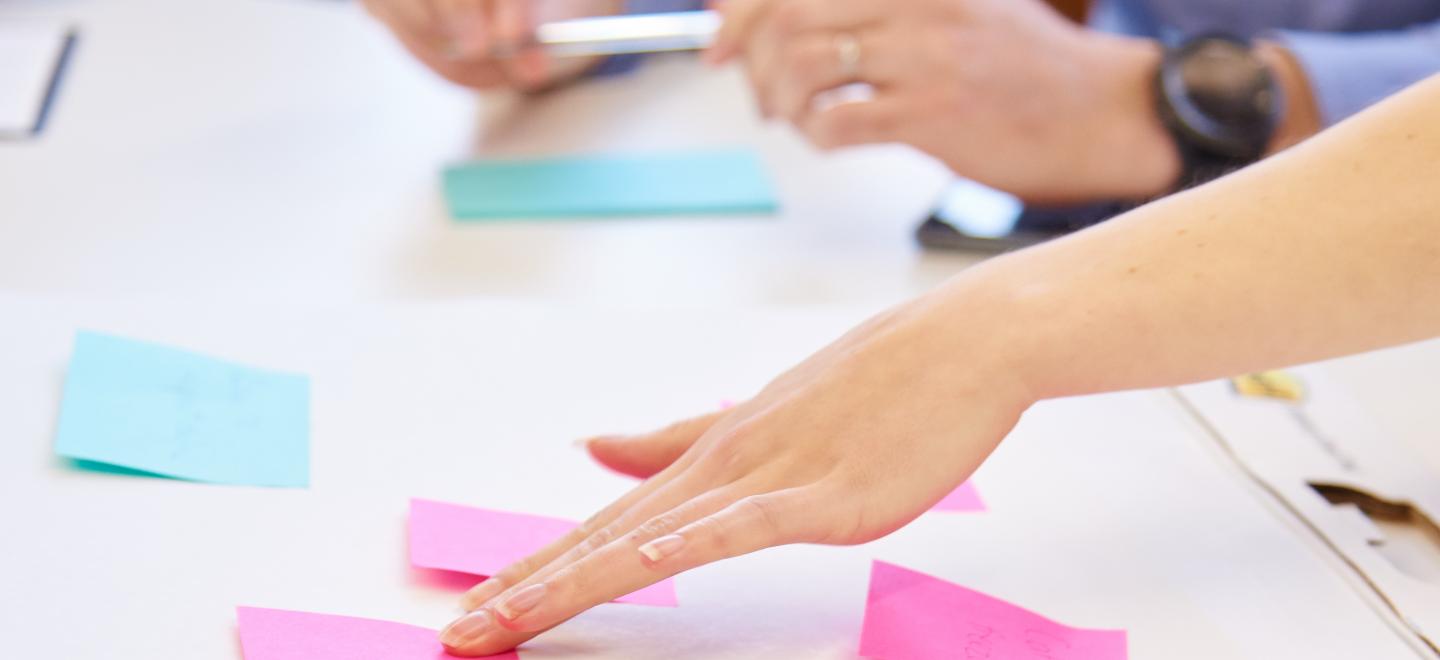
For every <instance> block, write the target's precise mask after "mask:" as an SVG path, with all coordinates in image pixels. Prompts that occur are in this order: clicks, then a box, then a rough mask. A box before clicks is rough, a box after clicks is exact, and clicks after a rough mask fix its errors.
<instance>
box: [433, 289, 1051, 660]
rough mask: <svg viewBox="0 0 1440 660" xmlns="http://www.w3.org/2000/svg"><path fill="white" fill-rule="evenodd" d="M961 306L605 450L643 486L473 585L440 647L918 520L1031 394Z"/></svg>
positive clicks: (497, 640) (515, 637) (893, 317)
mask: <svg viewBox="0 0 1440 660" xmlns="http://www.w3.org/2000/svg"><path fill="white" fill-rule="evenodd" d="M952 289H953V288H952ZM964 295H965V294H964V293H963V292H958V291H953V290H947V289H941V290H939V291H937V293H935V294H932V295H931V296H930V297H928V298H922V299H920V300H918V301H916V302H914V303H910V304H907V305H905V306H903V307H900V308H897V309H894V310H892V311H890V312H888V313H886V314H883V315H881V316H879V317H876V318H875V319H872V320H871V321H869V322H867V323H866V324H864V325H862V326H861V327H859V328H857V329H856V330H854V331H852V332H851V333H849V334H848V335H846V336H844V337H842V338H841V339H840V340H839V341H837V342H835V343H834V344H832V345H830V346H829V347H827V348H825V349H824V350H822V351H820V352H819V353H817V354H816V355H814V356H812V357H811V358H809V359H807V360H806V361H805V362H803V363H801V364H800V365H798V366H797V367H795V368H793V369H792V370H790V371H789V372H787V373H785V374H784V375H782V376H781V377H779V378H778V379H776V380H775V381H773V382H772V383H771V384H770V385H768V386H767V387H766V388H765V389H764V390H763V391H762V392H761V393H760V394H759V395H757V396H756V397H755V398H753V399H751V400H749V401H746V402H743V403H741V404H740V405H738V406H736V407H735V408H732V409H729V410H725V411H722V412H717V413H712V414H709V415H705V416H703V417H697V418H694V419H691V420H687V421H684V422H680V423H678V424H674V425H672V426H670V427H668V428H665V429H663V430H661V431H657V432H654V433H650V434H645V435H640V436H633V437H618V436H607V437H600V438H595V439H592V440H590V441H589V442H588V443H587V446H588V448H589V450H590V452H591V453H592V454H593V455H594V456H595V457H596V458H597V459H599V460H600V461H601V462H602V463H604V464H606V465H607V466H609V467H611V468H613V469H615V470H617V471H620V472H623V473H626V474H631V475H634V476H637V477H646V480H645V481H644V482H643V483H641V484H640V485H639V486H637V487H636V488H635V489H634V490H632V491H630V492H629V493H628V494H626V495H625V496H623V497H621V498H620V499H619V500H617V501H616V502H614V503H613V504H611V505H610V506H608V507H606V508H604V509H603V510H601V511H600V512H599V513H597V514H595V516H593V517H592V518H590V519H589V520H588V521H586V522H585V523H584V524H582V525H581V526H580V527H578V528H577V529H576V530H575V531H573V532H572V533H570V534H569V535H567V536H565V537H564V538H562V539H560V540H558V541H556V542H554V543H552V544H551V545H550V546H548V547H546V548H545V549H543V550H541V551H540V552H538V553H536V554H535V555H532V556H531V557H528V558H526V559H524V560H522V561H520V562H518V563H516V564H514V565H513V566H510V567H508V568H506V569H505V570H503V571H501V572H500V573H498V574H497V575H495V576H493V577H491V578H490V579H488V580H486V581H485V582H482V583H481V584H480V585H478V586H477V587H475V588H474V589H472V590H471V591H470V592H469V593H467V594H466V595H465V596H464V598H463V600H462V605H463V606H464V608H465V609H466V610H467V611H469V614H466V615H465V616H463V617H461V618H460V619H458V620H456V621H455V622H454V623H452V624H451V625H450V626H448V627H447V628H446V629H445V630H444V631H442V633H441V641H442V642H443V643H444V644H445V646H446V648H447V649H448V650H449V651H450V652H451V653H453V654H456V655H463V656H475V655H485V654H491V653H496V652H500V651H504V650H507V649H510V648H512V647H514V646H516V645H518V644H520V643H522V642H524V641H525V640H527V639H530V638H531V637H533V636H535V635H537V634H539V633H540V632H542V631H544V630H547V629H549V628H551V627H553V626H555V625H557V624H559V623H561V622H564V621H565V620H567V619H569V618H570V617H573V616H575V615H576V614H579V613H580V612H583V611H585V610H586V609H589V608H590V607H593V606H595V605H598V604H600V603H605V602H608V601H610V600H612V599H614V598H616V597H618V596H622V595H624V594H627V593H630V592H633V591H635V590H637V589H640V588H641V587H645V586H647V585H650V584H652V583H654V582H657V581H660V580H662V579H665V578H667V577H670V576H672V575H675V574H676V573H680V572H683V571H686V570H689V569H691V568H695V567H697V566H702V565H705V564H708V563H710V562H713V561H717V560H720V559H725V558H728V557H734V556H737V555H742V554H746V553H749V552H753V551H755V550H760V549H762V548H767V547H770V546H775V545H782V544H788V543H825V544H856V543H864V542H866V541H870V540H873V539H876V538H879V537H881V536H884V535H886V534H889V533H890V532H892V531H894V530H896V529H898V528H899V527H901V526H903V525H904V524H906V523H908V522H909V521H911V520H913V519H914V518H915V517H917V516H919V515H920V514H921V513H923V512H924V511H926V510H927V509H929V508H930V506H931V505H933V504H934V503H935V502H937V501H938V500H940V498H942V497H944V495H945V494H946V493H949V492H950V491H951V490H953V489H954V488H955V487H956V486H957V485H959V484H960V483H961V482H962V481H964V480H965V479H966V478H967V477H968V476H969V475H970V473H971V472H973V471H974V470H975V468H976V467H978V466H979V464H980V462H981V461H983V460H984V459H985V457H986V456H987V455H988V454H989V453H990V451H991V450H992V449H994V447H995V445H996V444H997V443H998V442H999V441H1000V439H1001V438H1003V437H1004V436H1005V434H1006V433H1007V432H1008V431H1009V430H1010V428H1011V427H1012V426H1013V425H1014V423H1015V421H1016V420H1017V419H1018V417H1019V415H1020V413H1021V412H1022V411H1023V410H1024V409H1025V408H1026V407H1027V406H1028V405H1029V403H1030V401H1031V399H1030V396H1029V393H1028V389H1027V388H1026V387H1025V385H1024V383H1023V381H1022V379H1021V378H1019V377H1017V376H1016V375H1015V372H1013V371H1012V370H1010V369H1008V368H1007V367H1006V365H1005V364H1004V363H1003V361H1001V360H998V359H996V358H995V356H997V355H1000V354H1001V352H1000V351H992V350H987V344H990V343H994V342H993V338H992V340H991V341H985V340H984V339H983V338H975V337H972V336H970V335H973V334H974V333H973V332H971V331H970V330H969V327H970V326H969V325H967V324H965V323H964V322H963V321H961V322H959V323H957V322H955V317H954V316H952V314H953V313H954V310H952V309H947V306H948V301H949V300H951V299H953V298H957V297H958V298H963V297H964ZM937 356H954V357H955V359H954V361H953V362H949V361H946V360H944V359H943V358H942V359H937Z"/></svg>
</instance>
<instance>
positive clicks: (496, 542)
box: [410, 498, 679, 607]
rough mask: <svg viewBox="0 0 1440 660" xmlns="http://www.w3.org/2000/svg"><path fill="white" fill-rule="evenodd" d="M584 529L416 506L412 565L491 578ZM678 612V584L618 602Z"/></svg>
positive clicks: (525, 517)
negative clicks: (664, 608)
mask: <svg viewBox="0 0 1440 660" xmlns="http://www.w3.org/2000/svg"><path fill="white" fill-rule="evenodd" d="M576 526H578V523H574V522H571V521H569V520H561V519H559V518H548V517H545V516H533V515H529V514H524V513H508V512H505V511H492V510H489V509H477V508H474V507H468V506H462V505H459V504H447V503H445V502H435V501H432V500H423V499H418V498H416V499H412V500H410V563H411V564H412V565H414V566H417V567H419V568H427V569H433V570H440V571H454V572H458V573H468V574H470V575H475V576H480V577H490V576H491V575H494V574H496V573H498V572H500V570H501V569H504V568H505V567H506V566H509V565H510V564H513V563H515V562H516V561H519V560H521V559H524V558H525V557H528V556H530V555H531V554H533V553H535V552H537V551H539V550H540V549H541V548H544V547H545V546H546V545H548V544H549V543H550V542H551V541H554V540H555V539H558V538H560V537H562V536H564V535H565V534H566V533H568V532H569V531H570V530H572V529H574V528H575V527H576ZM615 602H617V603H632V604H635V605H656V606H661V607H674V606H676V605H678V604H679V603H678V601H677V600H676V598H675V582H674V581H673V580H669V579H666V580H661V581H660V582H657V583H655V584H652V585H650V586H648V587H645V588H644V589H641V590H639V591H636V592H635V593H632V594H627V595H625V596H621V597H619V598H616V599H615Z"/></svg>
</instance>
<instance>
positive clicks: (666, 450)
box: [585, 411, 726, 479]
mask: <svg viewBox="0 0 1440 660" xmlns="http://www.w3.org/2000/svg"><path fill="white" fill-rule="evenodd" d="M725 414H726V412H725V411H720V412H714V413H710V414H708V415H701V416H699V417H693V418H690V419H687V420H684V421H681V422H677V423H675V424H671V425H670V426H667V427H665V428H663V429H661V430H659V431H656V432H654V433H647V434H644V435H634V436H602V437H598V438H591V439H590V440H587V441H586V442H585V449H586V451H589V452H590V455H591V456H592V457H594V458H595V460H597V461H599V462H600V463H601V464H602V465H604V466H605V467H608V468H610V469H612V470H615V471H616V472H619V473H621V474H628V475H630V476H632V477H639V478H641V479H644V478H646V477H649V476H651V475H653V474H655V473H657V472H659V471H661V470H663V469H665V468H666V467H667V466H669V465H671V464H673V463H674V462H675V461H677V460H679V458H680V457H681V456H682V455H684V454H685V452H686V450H688V449H690V447H691V446H692V445H694V444H695V441H696V440H699V439H700V436H702V435H704V434H705V432H706V431H708V430H710V427H712V426H714V425H715V422H716V421H718V420H719V419H720V418H721V417H723V416H725Z"/></svg>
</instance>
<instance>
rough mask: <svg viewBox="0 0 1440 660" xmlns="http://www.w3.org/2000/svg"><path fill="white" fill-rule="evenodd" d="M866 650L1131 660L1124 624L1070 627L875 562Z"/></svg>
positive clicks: (1026, 659)
mask: <svg viewBox="0 0 1440 660" xmlns="http://www.w3.org/2000/svg"><path fill="white" fill-rule="evenodd" d="M860 655H863V656H865V657H868V658H883V659H884V660H929V659H930V658H936V659H937V660H938V659H941V658H943V659H945V660H953V659H954V658H967V659H969V658H975V659H981V658H988V659H990V660H1125V658H1126V657H1127V653H1126V650H1125V631H1123V630H1087V629H1083V628H1071V627H1069V626H1065V625H1062V624H1059V623H1056V622H1054V621H1051V620H1049V619H1047V618H1045V617H1043V616H1040V615H1039V614H1036V613H1034V612H1031V611H1030V610H1027V609H1025V608H1023V607H1019V606H1016V605H1011V604H1010V603H1007V602H1005V601H1003V600H1000V599H998V598H992V597H990V596H986V595H985V594H982V593H980V592H978V591H971V590H969V589H966V588H965V587H962V586H959V585H956V584H951V583H949V582H945V581H943V580H939V579H936V578H933V577H930V576H929V575H925V574H924V573H917V572H915V571H912V570H909V569H906V568H901V567H899V566H895V565H893V564H887V563H885V562H880V561H877V562H875V564H874V566H873V567H872V568H871V571H870V596H869V598H868V600H867V601H866V603H865V623H864V626H863V627H862V629H861V632H860Z"/></svg>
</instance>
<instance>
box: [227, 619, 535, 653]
mask: <svg viewBox="0 0 1440 660" xmlns="http://www.w3.org/2000/svg"><path fill="white" fill-rule="evenodd" d="M236 614H237V616H238V617H239V619H240V647H241V649H242V650H243V652H244V654H245V660H442V659H444V660H453V658H452V656H449V655H446V654H445V647H443V646H441V645H440V641H439V640H438V639H437V638H436V631H434V630H430V629H427V628H421V627H419V626H411V625H407V624H404V623H395V622H393V621H377V620H375V619H361V618H357V617H353V616H336V615H333V614H314V613H311V612H292V611H289V610H272V609H266V608H263V607H239V608H236ZM486 657H489V658H497V659H501V660H519V658H520V656H519V655H516V653H515V652H514V651H509V652H506V653H501V654H499V655H492V656H486Z"/></svg>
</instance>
